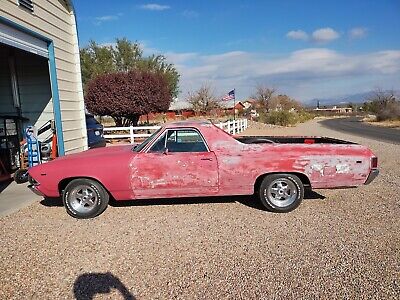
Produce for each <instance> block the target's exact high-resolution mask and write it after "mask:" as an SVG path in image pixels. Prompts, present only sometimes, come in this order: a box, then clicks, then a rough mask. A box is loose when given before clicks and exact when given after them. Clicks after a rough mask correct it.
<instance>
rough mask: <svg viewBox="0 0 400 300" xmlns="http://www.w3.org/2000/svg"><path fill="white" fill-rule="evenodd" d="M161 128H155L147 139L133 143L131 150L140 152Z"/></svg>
mask: <svg viewBox="0 0 400 300" xmlns="http://www.w3.org/2000/svg"><path fill="white" fill-rule="evenodd" d="M160 130H161V128H160V129H158V130H156V131H155V132H154V133H153V134H152V135H151V136H149V137H148V138H147V139H145V140H144V141H143V142H142V143H141V144H139V145H135V147H133V149H132V150H133V151H135V152H140V151H141V150H142V149H143V148H144V147H146V145H147V144H148V143H149V142H150V141H151V140H152V139H153V138H154V137H155V136H156V135H157V134H158V133H159V132H160Z"/></svg>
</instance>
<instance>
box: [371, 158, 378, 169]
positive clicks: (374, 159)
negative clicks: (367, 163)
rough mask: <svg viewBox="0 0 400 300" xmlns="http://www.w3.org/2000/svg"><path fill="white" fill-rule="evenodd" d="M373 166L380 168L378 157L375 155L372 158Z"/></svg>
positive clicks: (373, 167)
mask: <svg viewBox="0 0 400 300" xmlns="http://www.w3.org/2000/svg"><path fill="white" fill-rule="evenodd" d="M371 168H372V169H376V168H378V158H377V157H375V156H374V157H372V158H371Z"/></svg>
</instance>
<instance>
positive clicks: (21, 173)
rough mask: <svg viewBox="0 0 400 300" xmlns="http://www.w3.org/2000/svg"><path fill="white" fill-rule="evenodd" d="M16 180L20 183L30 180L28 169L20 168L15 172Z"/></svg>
mask: <svg viewBox="0 0 400 300" xmlns="http://www.w3.org/2000/svg"><path fill="white" fill-rule="evenodd" d="M14 181H15V182H16V183H18V184H21V183H25V182H28V170H26V169H19V170H17V171H15V173H14Z"/></svg>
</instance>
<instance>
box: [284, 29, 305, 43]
mask: <svg viewBox="0 0 400 300" xmlns="http://www.w3.org/2000/svg"><path fill="white" fill-rule="evenodd" d="M286 37H287V38H289V39H292V40H303V41H306V40H308V34H307V33H306V32H305V31H303V30H292V31H289V32H288V33H287V34H286Z"/></svg>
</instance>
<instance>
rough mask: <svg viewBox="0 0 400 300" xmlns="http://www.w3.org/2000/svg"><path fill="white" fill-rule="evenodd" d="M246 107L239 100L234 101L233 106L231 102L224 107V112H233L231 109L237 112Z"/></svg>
mask: <svg viewBox="0 0 400 300" xmlns="http://www.w3.org/2000/svg"><path fill="white" fill-rule="evenodd" d="M245 109H246V107H245V105H244V104H243V103H242V102H241V101H239V102H236V103H235V106H233V103H229V104H228V105H227V106H226V107H225V108H224V110H225V114H233V111H235V114H238V113H239V112H242V111H243V110H245Z"/></svg>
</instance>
